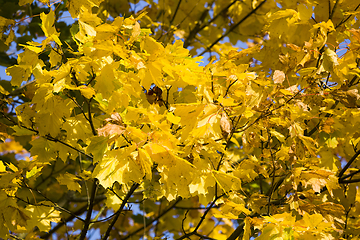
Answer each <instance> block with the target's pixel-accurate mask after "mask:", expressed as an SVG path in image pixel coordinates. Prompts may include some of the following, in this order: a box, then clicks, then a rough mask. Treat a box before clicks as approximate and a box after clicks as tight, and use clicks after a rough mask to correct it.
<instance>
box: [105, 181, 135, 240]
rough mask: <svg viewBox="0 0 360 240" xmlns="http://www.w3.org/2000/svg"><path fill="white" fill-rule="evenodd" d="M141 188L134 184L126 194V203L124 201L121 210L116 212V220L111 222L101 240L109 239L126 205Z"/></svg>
mask: <svg viewBox="0 0 360 240" xmlns="http://www.w3.org/2000/svg"><path fill="white" fill-rule="evenodd" d="M139 186H140V184H139V183H134V184H133V185H132V186H131V188H130V190H129V191H128V193H127V194H126V196H125V198H124V201H122V203H121V206H120V208H119V210H118V211H117V212H116V214H115V217H114V219H113V220H112V221H111V223H110V225H109V227H108V228H107V230H106V233H105V235H104V236H103V237H102V238H101V240H106V239H108V237H109V235H110V231H111V229H112V227H113V226H114V225H115V223H116V221H117V220H118V218H119V216H120V214H121V212H122V210H123V208H124V207H125V204H126V203H127V201H128V200H129V198H130V197H131V195H132V194H133V193H134V192H135V190H136V189H137V188H138V187H139Z"/></svg>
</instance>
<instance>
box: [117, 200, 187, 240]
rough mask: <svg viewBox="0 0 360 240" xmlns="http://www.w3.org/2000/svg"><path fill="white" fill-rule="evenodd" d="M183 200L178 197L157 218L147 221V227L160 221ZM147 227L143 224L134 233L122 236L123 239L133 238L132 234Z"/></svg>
mask: <svg viewBox="0 0 360 240" xmlns="http://www.w3.org/2000/svg"><path fill="white" fill-rule="evenodd" d="M181 200H182V198H181V197H178V199H177V200H176V201H175V202H174V203H173V204H172V205H170V206H169V207H168V208H167V209H166V210H164V211H163V212H162V213H160V214H159V215H158V216H157V217H156V218H154V219H152V220H151V221H150V222H149V223H147V227H148V226H151V225H152V224H153V223H154V222H155V221H158V220H159V219H160V218H161V217H162V216H164V215H165V214H166V213H167V212H169V211H170V210H171V209H173V208H174V207H175V205H176V204H178V203H179V202H180V201H181ZM144 228H145V225H143V226H142V227H140V228H138V229H137V230H135V231H134V232H132V233H129V234H128V235H127V236H125V237H124V238H122V239H121V240H126V239H128V238H131V237H132V236H134V235H135V234H137V233H138V232H140V231H142V230H143V229H144Z"/></svg>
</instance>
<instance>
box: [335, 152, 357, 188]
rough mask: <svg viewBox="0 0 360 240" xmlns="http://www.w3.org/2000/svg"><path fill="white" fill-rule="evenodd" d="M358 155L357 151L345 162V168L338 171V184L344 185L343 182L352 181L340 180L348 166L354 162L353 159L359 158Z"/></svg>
mask: <svg viewBox="0 0 360 240" xmlns="http://www.w3.org/2000/svg"><path fill="white" fill-rule="evenodd" d="M359 154H360V150H358V151H357V152H356V153H355V154H354V156H352V158H351V159H350V160H349V161H348V162H347V164H346V165H345V167H344V168H343V169H342V170H341V171H340V173H339V175H338V177H339V183H345V181H352V180H344V179H342V176H343V175H344V173H345V171H346V170H348V168H349V167H350V165H351V164H352V163H353V162H354V161H355V159H356V158H357V157H358V156H359Z"/></svg>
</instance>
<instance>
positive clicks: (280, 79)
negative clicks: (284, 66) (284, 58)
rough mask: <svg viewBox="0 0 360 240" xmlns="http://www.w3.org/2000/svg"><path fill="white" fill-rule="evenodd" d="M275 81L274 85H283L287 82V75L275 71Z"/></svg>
mask: <svg viewBox="0 0 360 240" xmlns="http://www.w3.org/2000/svg"><path fill="white" fill-rule="evenodd" d="M273 79H274V83H280V84H281V83H283V82H284V80H285V73H284V72H283V71H280V70H275V72H274V76H273Z"/></svg>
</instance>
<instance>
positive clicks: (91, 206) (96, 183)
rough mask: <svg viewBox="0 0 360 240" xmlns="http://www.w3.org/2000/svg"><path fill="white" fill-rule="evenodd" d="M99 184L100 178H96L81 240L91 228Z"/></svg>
mask: <svg viewBox="0 0 360 240" xmlns="http://www.w3.org/2000/svg"><path fill="white" fill-rule="evenodd" d="M97 186H98V180H97V179H96V178H95V179H94V183H93V186H92V190H91V196H90V205H89V209H88V211H87V214H86V218H85V222H84V227H83V229H82V231H81V234H80V238H79V240H84V239H85V238H86V233H87V231H88V229H89V226H90V222H91V214H92V210H93V207H94V199H95V195H96V189H97Z"/></svg>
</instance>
